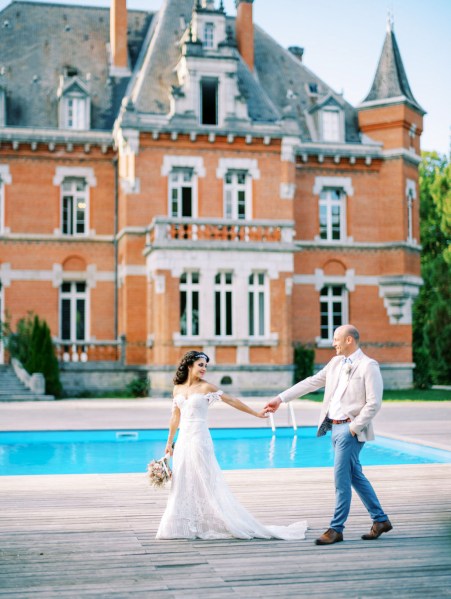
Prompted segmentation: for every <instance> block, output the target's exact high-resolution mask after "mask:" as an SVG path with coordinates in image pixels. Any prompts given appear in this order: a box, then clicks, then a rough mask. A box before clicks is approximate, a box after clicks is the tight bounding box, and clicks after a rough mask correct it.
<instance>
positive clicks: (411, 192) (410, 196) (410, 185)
mask: <svg viewBox="0 0 451 599" xmlns="http://www.w3.org/2000/svg"><path fill="white" fill-rule="evenodd" d="M416 197H417V188H416V185H415V181H414V180H413V179H407V181H406V203H407V241H408V242H409V243H415V242H416V239H414V236H413V203H414V201H415V200H416Z"/></svg>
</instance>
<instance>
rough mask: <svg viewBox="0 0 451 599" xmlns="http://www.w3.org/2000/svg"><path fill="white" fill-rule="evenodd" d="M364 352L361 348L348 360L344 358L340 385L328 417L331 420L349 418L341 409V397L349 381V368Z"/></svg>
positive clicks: (331, 403)
mask: <svg viewBox="0 0 451 599" xmlns="http://www.w3.org/2000/svg"><path fill="white" fill-rule="evenodd" d="M361 353H362V350H361V349H360V348H359V349H358V350H357V351H355V352H354V353H353V354H351V355H350V356H348V357H347V358H343V362H342V365H341V370H340V375H339V378H338V385H337V388H336V389H335V391H334V394H333V395H332V399H331V400H330V405H329V411H328V413H327V416H328V417H329V418H330V419H331V420H346V419H347V418H348V416H347V415H346V414H345V413H344V412H343V410H342V409H341V397H342V395H343V393H344V390H345V389H346V387H347V385H348V381H349V366H351V367H352V365H353V364H354V362H355V361H356V360H357V359H358V358H359V356H360V354H361Z"/></svg>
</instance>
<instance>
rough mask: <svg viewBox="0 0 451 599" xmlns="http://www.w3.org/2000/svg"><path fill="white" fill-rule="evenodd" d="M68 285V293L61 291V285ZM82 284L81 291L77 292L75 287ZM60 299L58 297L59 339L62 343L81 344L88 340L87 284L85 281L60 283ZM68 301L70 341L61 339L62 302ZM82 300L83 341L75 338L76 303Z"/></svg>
mask: <svg viewBox="0 0 451 599" xmlns="http://www.w3.org/2000/svg"><path fill="white" fill-rule="evenodd" d="M67 284H69V285H70V290H69V291H63V285H67ZM80 284H83V285H84V286H85V288H84V290H83V291H79V290H77V285H80ZM59 295H60V297H59V331H60V335H59V336H60V339H61V341H62V342H63V343H67V344H70V343H75V342H78V343H80V342H83V341H87V340H88V331H89V322H88V315H89V292H88V284H87V282H86V281H72V280H70V281H69V280H67V281H66V280H65V281H62V283H61V287H60V294H59ZM65 300H69V302H70V313H69V318H70V322H69V328H70V339H67V338H63V301H65ZM78 300H84V331H83V339H79V338H77V301H78Z"/></svg>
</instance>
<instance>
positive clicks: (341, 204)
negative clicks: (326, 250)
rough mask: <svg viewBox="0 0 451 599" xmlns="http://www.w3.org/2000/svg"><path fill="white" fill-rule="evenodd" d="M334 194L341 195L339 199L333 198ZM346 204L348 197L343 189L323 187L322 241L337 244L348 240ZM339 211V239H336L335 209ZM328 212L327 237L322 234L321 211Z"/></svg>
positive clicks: (319, 205)
mask: <svg viewBox="0 0 451 599" xmlns="http://www.w3.org/2000/svg"><path fill="white" fill-rule="evenodd" d="M333 194H339V198H338V199H337V198H335V197H333ZM346 202H347V195H346V192H345V190H344V189H343V188H342V187H323V188H322V189H321V191H320V194H319V203H318V210H319V229H320V230H319V239H320V240H321V241H329V242H337V241H345V239H346ZM335 208H338V209H339V237H338V238H334V236H333V234H334V228H333V225H334V213H333V212H334V209H335ZM322 209H324V210H325V212H326V237H322V235H321V233H322V231H321V211H322Z"/></svg>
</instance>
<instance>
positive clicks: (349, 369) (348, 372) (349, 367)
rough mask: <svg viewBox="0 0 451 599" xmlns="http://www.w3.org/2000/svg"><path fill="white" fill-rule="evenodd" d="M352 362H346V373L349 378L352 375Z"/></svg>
mask: <svg viewBox="0 0 451 599" xmlns="http://www.w3.org/2000/svg"><path fill="white" fill-rule="evenodd" d="M351 370H352V364H345V374H346V375H347V377H348V378H349V377H350V375H351Z"/></svg>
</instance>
